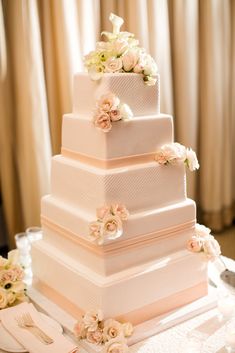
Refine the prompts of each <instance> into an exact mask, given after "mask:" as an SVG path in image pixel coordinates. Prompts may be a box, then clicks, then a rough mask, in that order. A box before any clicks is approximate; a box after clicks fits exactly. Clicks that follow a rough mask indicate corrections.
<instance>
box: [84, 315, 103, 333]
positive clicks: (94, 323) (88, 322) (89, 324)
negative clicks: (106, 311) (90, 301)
mask: <svg viewBox="0 0 235 353" xmlns="http://www.w3.org/2000/svg"><path fill="white" fill-rule="evenodd" d="M102 320H103V313H102V311H101V310H90V311H88V312H86V314H85V315H84V317H83V322H84V324H85V328H87V329H88V331H93V332H94V331H96V330H97V328H98V324H99V322H101V321H102Z"/></svg>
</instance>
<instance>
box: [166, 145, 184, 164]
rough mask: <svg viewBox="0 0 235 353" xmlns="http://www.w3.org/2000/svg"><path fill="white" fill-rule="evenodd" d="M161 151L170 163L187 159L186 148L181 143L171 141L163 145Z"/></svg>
mask: <svg viewBox="0 0 235 353" xmlns="http://www.w3.org/2000/svg"><path fill="white" fill-rule="evenodd" d="M161 152H162V154H163V155H164V156H165V159H166V160H167V161H168V162H169V163H176V162H179V161H184V160H185V155H186V148H185V147H184V146H183V145H181V144H179V143H169V144H165V145H163V146H162V147H161Z"/></svg>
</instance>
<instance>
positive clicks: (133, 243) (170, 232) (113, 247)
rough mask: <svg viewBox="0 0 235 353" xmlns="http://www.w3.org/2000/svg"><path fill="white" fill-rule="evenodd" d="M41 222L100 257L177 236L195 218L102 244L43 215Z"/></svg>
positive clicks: (187, 228)
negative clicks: (95, 242)
mask: <svg viewBox="0 0 235 353" xmlns="http://www.w3.org/2000/svg"><path fill="white" fill-rule="evenodd" d="M41 222H42V225H43V226H44V227H46V228H49V229H51V230H53V231H55V232H56V233H57V234H60V235H61V236H64V237H65V238H67V239H69V240H71V241H73V242H74V243H77V244H79V245H81V246H83V247H85V248H87V249H88V250H90V251H92V252H93V253H95V254H97V255H98V256H102V257H104V256H109V255H115V254H119V253H123V252H124V251H129V250H130V249H134V248H141V247H142V246H146V245H149V244H152V243H155V242H157V241H160V240H162V239H166V238H169V237H177V236H178V235H179V234H181V232H182V231H185V230H190V229H193V227H194V226H195V220H192V221H188V222H185V223H183V224H180V225H178V226H174V227H169V228H165V229H163V230H159V231H156V232H153V233H147V234H141V235H138V236H135V237H133V238H129V239H123V240H119V241H115V242H109V243H107V244H104V245H96V244H94V243H92V242H91V241H90V240H86V239H84V237H81V236H79V235H77V234H75V233H74V232H72V231H71V230H69V229H67V228H65V227H63V226H61V225H58V224H56V223H55V222H53V221H51V220H49V219H48V218H47V217H45V216H41Z"/></svg>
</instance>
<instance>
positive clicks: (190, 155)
mask: <svg viewBox="0 0 235 353" xmlns="http://www.w3.org/2000/svg"><path fill="white" fill-rule="evenodd" d="M185 163H186V165H187V166H188V168H189V170H190V171H191V172H192V171H194V170H196V169H199V163H198V160H197V155H196V153H195V152H194V151H193V150H192V149H191V148H187V149H186V162H185Z"/></svg>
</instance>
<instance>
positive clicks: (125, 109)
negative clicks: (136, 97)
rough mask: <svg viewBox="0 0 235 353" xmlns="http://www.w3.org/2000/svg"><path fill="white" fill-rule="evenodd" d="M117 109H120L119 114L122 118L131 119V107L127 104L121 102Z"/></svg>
mask: <svg viewBox="0 0 235 353" xmlns="http://www.w3.org/2000/svg"><path fill="white" fill-rule="evenodd" d="M119 110H120V115H121V117H122V119H124V120H125V119H127V120H128V119H131V118H133V113H132V110H131V108H130V107H129V105H127V104H125V103H123V104H121V105H120V106H119Z"/></svg>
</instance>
